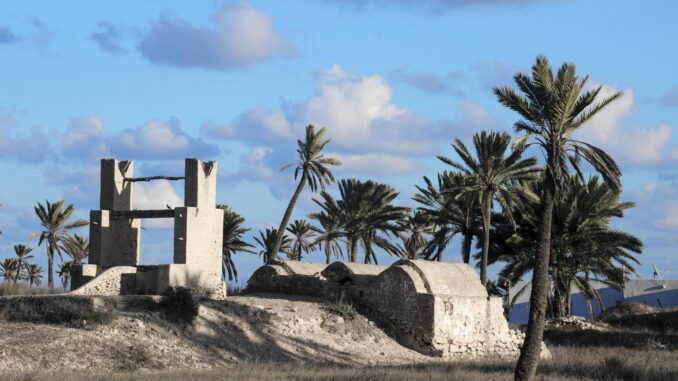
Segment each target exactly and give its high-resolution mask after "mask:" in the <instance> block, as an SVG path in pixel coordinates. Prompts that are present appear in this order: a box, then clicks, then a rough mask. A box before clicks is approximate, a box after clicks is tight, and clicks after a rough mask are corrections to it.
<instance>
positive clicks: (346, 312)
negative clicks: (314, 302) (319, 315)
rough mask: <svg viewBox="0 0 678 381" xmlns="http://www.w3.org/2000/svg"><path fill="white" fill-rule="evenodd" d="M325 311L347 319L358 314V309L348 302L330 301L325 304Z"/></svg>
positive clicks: (353, 317)
mask: <svg viewBox="0 0 678 381" xmlns="http://www.w3.org/2000/svg"><path fill="white" fill-rule="evenodd" d="M324 309H325V311H327V312H329V313H331V314H334V315H337V316H340V317H342V318H343V319H344V320H345V321H350V320H354V319H355V318H356V317H357V316H358V311H356V310H355V308H354V307H353V306H352V305H350V304H346V303H328V304H325V306H324Z"/></svg>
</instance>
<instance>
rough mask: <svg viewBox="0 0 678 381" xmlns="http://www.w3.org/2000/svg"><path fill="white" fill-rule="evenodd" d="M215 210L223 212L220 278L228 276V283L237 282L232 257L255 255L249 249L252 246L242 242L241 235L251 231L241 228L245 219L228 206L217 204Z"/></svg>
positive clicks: (236, 271) (236, 273)
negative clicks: (241, 253) (242, 253)
mask: <svg viewBox="0 0 678 381" xmlns="http://www.w3.org/2000/svg"><path fill="white" fill-rule="evenodd" d="M217 208H219V209H223V211H224V229H223V230H224V241H223V245H222V250H221V256H222V262H221V263H222V264H221V272H222V276H223V277H226V275H227V274H228V280H229V281H231V280H233V279H235V281H236V282H237V281H238V270H237V269H236V268H235V263H234V262H233V255H235V253H237V252H239V251H240V252H246V253H255V252H254V251H253V250H250V247H254V246H253V245H251V244H249V243H247V242H245V241H243V240H242V235H243V234H245V233H247V232H248V231H250V230H251V229H248V228H244V227H242V224H244V223H245V217H243V216H241V215H240V214H238V213H236V212H234V211H233V210H231V208H229V207H228V205H223V204H217Z"/></svg>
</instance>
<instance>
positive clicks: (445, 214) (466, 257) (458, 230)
mask: <svg viewBox="0 0 678 381" xmlns="http://www.w3.org/2000/svg"><path fill="white" fill-rule="evenodd" d="M424 182H425V183H426V187H420V186H418V185H416V188H417V190H418V191H419V192H418V193H417V194H415V195H414V197H413V198H412V199H413V200H414V201H416V202H418V203H419V204H421V206H420V207H418V208H417V209H418V210H421V211H422V212H424V213H425V214H426V215H427V216H428V218H429V219H430V221H431V223H432V224H433V232H432V234H431V235H432V237H431V240H430V242H429V244H428V245H427V247H426V248H425V249H424V255H425V256H426V258H427V259H429V260H437V261H439V262H440V261H442V260H443V250H445V248H446V247H447V246H448V245H449V244H450V241H451V240H452V238H453V237H454V236H455V235H456V234H461V236H462V237H463V238H462V245H461V256H462V260H463V261H464V263H469V262H470V258H471V243H472V242H473V237H479V236H480V233H481V230H482V229H481V227H482V221H481V211H480V207H479V204H478V203H477V202H476V198H475V197H470V195H462V194H459V192H456V193H455V192H454V191H453V190H456V189H460V188H463V187H464V185H465V183H466V182H467V179H466V177H465V176H464V175H463V174H462V173H460V172H448V171H443V172H442V173H438V185H437V187H436V186H434V185H433V182H432V181H431V180H430V179H429V178H428V177H426V176H424ZM457 196H461V197H457Z"/></svg>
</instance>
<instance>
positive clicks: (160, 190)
mask: <svg viewBox="0 0 678 381" xmlns="http://www.w3.org/2000/svg"><path fill="white" fill-rule="evenodd" d="M132 197H133V205H134V208H135V209H142V210H144V209H166V208H167V206H168V205H169V206H170V207H171V208H172V209H173V208H176V207H178V206H183V205H184V200H183V199H182V198H181V197H180V196H179V195H178V194H177V192H176V191H175V190H174V188H173V187H172V184H171V183H170V182H169V181H166V180H160V181H154V182H152V183H149V184H141V183H135V184H134V193H133V195H132ZM143 225H144V226H148V227H157V228H169V227H172V226H174V220H173V219H171V218H152V219H146V220H144V221H143Z"/></svg>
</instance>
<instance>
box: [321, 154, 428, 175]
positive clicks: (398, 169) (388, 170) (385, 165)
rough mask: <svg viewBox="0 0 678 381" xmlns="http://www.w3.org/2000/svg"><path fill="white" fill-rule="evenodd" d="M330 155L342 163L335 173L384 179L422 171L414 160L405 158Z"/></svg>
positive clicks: (376, 155)
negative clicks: (363, 174)
mask: <svg viewBox="0 0 678 381" xmlns="http://www.w3.org/2000/svg"><path fill="white" fill-rule="evenodd" d="M328 155H329V156H332V157H336V158H337V159H339V160H341V162H342V165H341V166H340V167H337V169H336V171H335V172H359V173H365V174H369V175H374V176H382V177H383V176H389V175H400V174H407V173H412V172H416V171H418V170H420V169H421V168H420V167H419V166H418V165H417V164H416V163H414V161H412V159H410V158H407V157H403V156H396V155H388V154H378V153H367V154H362V155H343V154H339V153H328Z"/></svg>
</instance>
